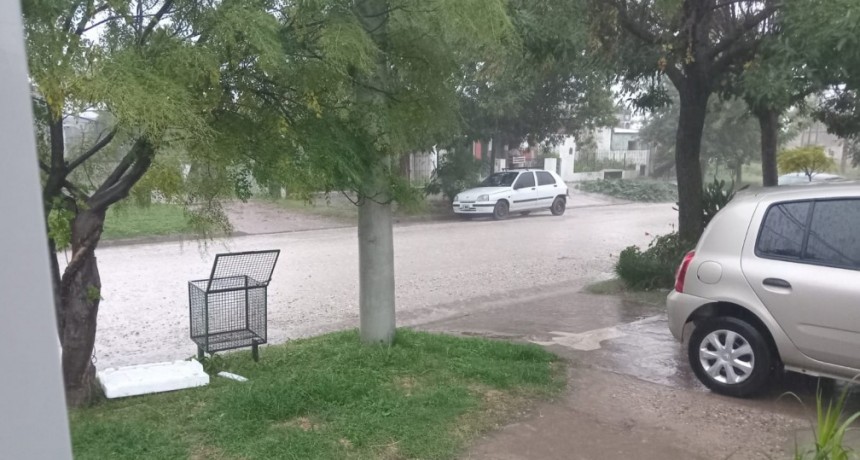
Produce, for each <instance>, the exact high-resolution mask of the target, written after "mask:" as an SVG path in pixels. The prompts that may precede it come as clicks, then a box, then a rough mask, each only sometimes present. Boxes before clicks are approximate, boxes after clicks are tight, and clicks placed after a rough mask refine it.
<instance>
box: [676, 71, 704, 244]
mask: <svg viewBox="0 0 860 460" xmlns="http://www.w3.org/2000/svg"><path fill="white" fill-rule="evenodd" d="M679 93H680V95H681V106H680V110H681V114H680V119H679V120H678V131H677V135H676V138H675V165H676V172H677V178H678V232H679V234H680V236H681V238H682V239H683V240H686V241H696V240H698V239H699V236H700V235H701V234H702V230H703V227H702V225H703V224H702V215H703V211H702V170H701V167H702V164H701V162H700V157H701V155H700V152H701V146H702V132H703V131H704V127H705V117H706V116H707V105H708V98H709V96H710V93H709V92H708V91H707V90H706V89H704V88H701V87H699V86H698V85H696V84H694V83H691V82H690V81H689V80H688V83H687V84H686V85H684V87H682V88H679Z"/></svg>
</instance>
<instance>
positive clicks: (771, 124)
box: [756, 109, 779, 187]
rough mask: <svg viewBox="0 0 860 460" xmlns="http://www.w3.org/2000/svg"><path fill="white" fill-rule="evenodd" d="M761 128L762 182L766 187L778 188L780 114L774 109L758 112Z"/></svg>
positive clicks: (757, 116)
mask: <svg viewBox="0 0 860 460" xmlns="http://www.w3.org/2000/svg"><path fill="white" fill-rule="evenodd" d="M756 118H758V124H759V127H760V128H761V181H762V185H764V186H765V187H776V186H777V185H778V183H779V171H778V170H777V166H776V148H777V136H778V135H779V113H777V111H776V110H772V109H762V110H758V111H756Z"/></svg>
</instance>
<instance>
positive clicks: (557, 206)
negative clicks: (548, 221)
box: [549, 196, 567, 216]
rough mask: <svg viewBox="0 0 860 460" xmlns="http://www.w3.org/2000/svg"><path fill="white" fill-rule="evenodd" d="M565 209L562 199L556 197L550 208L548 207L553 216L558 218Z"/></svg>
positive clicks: (565, 205) (565, 204)
mask: <svg viewBox="0 0 860 460" xmlns="http://www.w3.org/2000/svg"><path fill="white" fill-rule="evenodd" d="M566 207H567V203H565V201H564V198H562V197H560V196H557V197H555V200H554V201H553V202H552V206H550V208H549V210H550V212H552V215H554V216H560V215H562V214H564V210H565V208H566Z"/></svg>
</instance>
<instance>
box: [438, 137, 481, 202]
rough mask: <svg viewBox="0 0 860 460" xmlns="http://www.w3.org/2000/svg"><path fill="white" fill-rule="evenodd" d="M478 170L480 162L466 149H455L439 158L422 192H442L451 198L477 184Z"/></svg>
mask: <svg viewBox="0 0 860 460" xmlns="http://www.w3.org/2000/svg"><path fill="white" fill-rule="evenodd" d="M480 172H481V162H480V161H478V160H476V159H475V157H473V156H472V153H471V152H469V151H468V149H456V150H454V151H451V152H448V154H446V155H445V156H444V157H442V159H441V160H439V165H438V166H436V171H434V172H433V177H432V178H431V179H430V183H429V184H427V186H426V187H425V188H424V193H425V194H427V195H435V194H438V193H442V194H443V195H445V196H446V197H447V198H448V199H449V200H453V199H454V196H455V195H457V194H458V193H460V192H462V191H463V190H466V189H468V188H470V187H474V186H475V185H477V184H478V175H479V174H480Z"/></svg>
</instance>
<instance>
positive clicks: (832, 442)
mask: <svg viewBox="0 0 860 460" xmlns="http://www.w3.org/2000/svg"><path fill="white" fill-rule="evenodd" d="M849 393H850V388H845V389H844V390H843V391H842V394H841V395H840V396H839V398H838V399H837V400H836V401H835V402H834V401H829V402H827V404H826V406H825V404H824V396H823V394H822V391H821V389H820V388H819V390H818V392H817V393H816V395H815V408H816V414H817V423H816V427H815V428H814V432H815V443H814V445H813V446H810V447H808V448H806V449H800V448H797V449H795V454H794V458H795V460H849V459H856V458H857V455H856V454H855V453H854V452H853V451H852V450H851V449H850V448H848V447H847V446H845V443H844V441H845V433H846V432H847V431H848V430H850V429H851V425H852V424H854V422H855V421H856V420H858V419H860V412H857V413H855V414H853V415H850V416H848V417H845V405H846V402H847V401H848V394H849Z"/></svg>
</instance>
